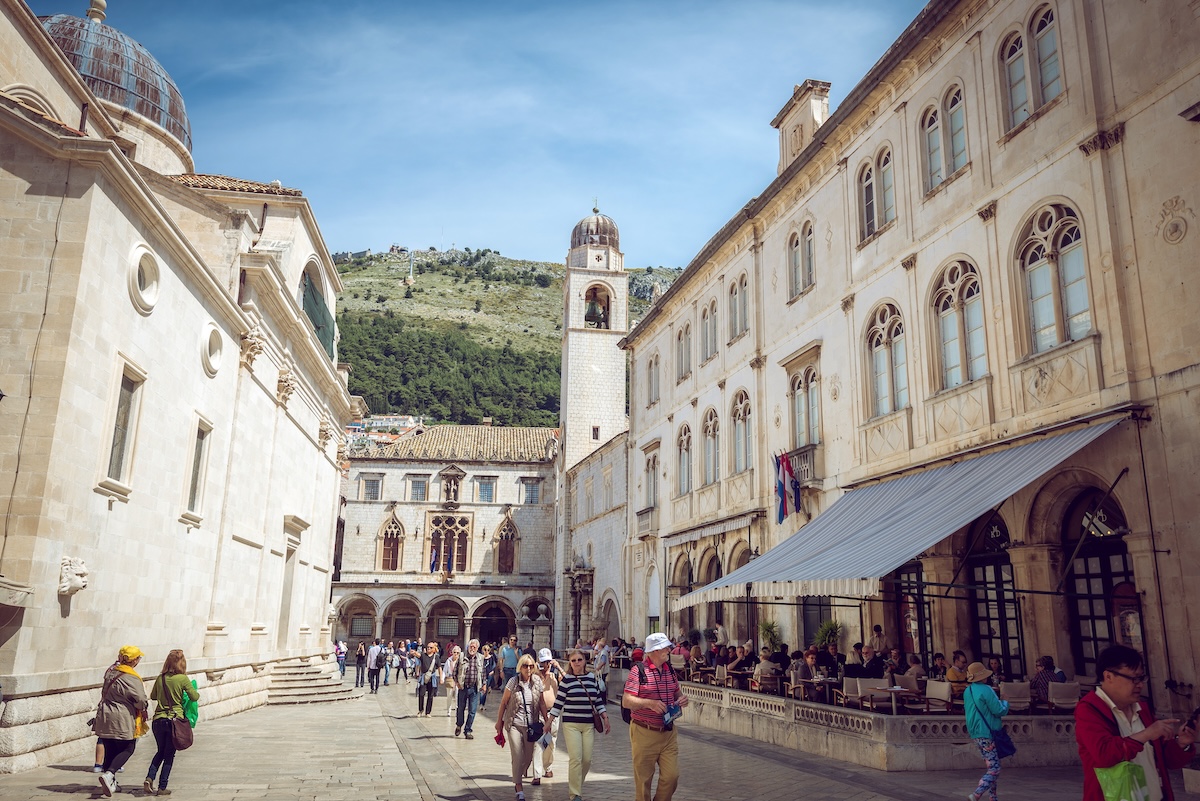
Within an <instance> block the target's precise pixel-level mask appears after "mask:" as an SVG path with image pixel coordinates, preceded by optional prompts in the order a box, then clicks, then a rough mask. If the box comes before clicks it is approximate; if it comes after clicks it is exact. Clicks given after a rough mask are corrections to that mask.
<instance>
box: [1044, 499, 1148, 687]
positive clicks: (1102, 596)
mask: <svg viewBox="0 0 1200 801" xmlns="http://www.w3.org/2000/svg"><path fill="white" fill-rule="evenodd" d="M1104 495H1105V493H1104V491H1103V490H1099V489H1096V488H1094V487H1088V488H1087V489H1084V490H1082V491H1081V492H1080V493H1079V494H1078V495H1077V496H1076V497H1075V498H1074V499H1073V500H1072V501H1071V504H1070V506H1068V507H1067V511H1066V514H1065V515H1064V516H1063V523H1062V544H1063V551H1064V555H1063V559H1064V562H1065V561H1067V560H1070V564H1069V565H1068V566H1067V571H1068V572H1067V581H1066V583H1065V585H1064V589H1065V590H1066V591H1067V612H1068V618H1069V620H1070V626H1071V629H1070V633H1071V655H1072V657H1073V658H1074V661H1075V673H1076V675H1084V676H1089V677H1091V676H1095V675H1096V657H1097V655H1098V654H1099V653H1100V652H1101V651H1103V650H1104V649H1105V648H1107V647H1108V646H1110V645H1114V644H1120V645H1127V646H1129V647H1130V648H1134V649H1136V650H1137V651H1139V652H1140V653H1142V655H1143V658H1145V657H1146V654H1145V647H1144V643H1143V642H1142V613H1141V604H1140V601H1139V596H1138V593H1137V587H1136V583H1135V581H1134V573H1133V559H1131V558H1130V556H1129V552H1128V550H1127V548H1126V545H1125V539H1124V537H1125V535H1126V534H1128V533H1129V527H1128V525H1127V524H1126V518H1125V513H1124V511H1123V510H1122V509H1121V506H1120V504H1118V503H1117V501H1116V499H1115V498H1113V497H1111V496H1109V497H1108V498H1105V497H1104ZM1072 554H1075V558H1074V559H1072V558H1071V556H1072Z"/></svg>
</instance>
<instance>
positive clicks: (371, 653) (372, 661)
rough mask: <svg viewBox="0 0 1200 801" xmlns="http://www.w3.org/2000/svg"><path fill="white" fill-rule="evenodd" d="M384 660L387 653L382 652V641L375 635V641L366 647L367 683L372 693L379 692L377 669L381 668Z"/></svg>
mask: <svg viewBox="0 0 1200 801" xmlns="http://www.w3.org/2000/svg"><path fill="white" fill-rule="evenodd" d="M386 661H387V655H386V654H385V653H384V652H383V641H382V640H380V639H379V638H378V637H376V638H375V642H374V643H373V644H372V645H371V647H370V648H368V649H367V683H368V684H369V685H370V687H371V693H372V694H374V693H377V692H379V671H381V670H383V665H384V662H386Z"/></svg>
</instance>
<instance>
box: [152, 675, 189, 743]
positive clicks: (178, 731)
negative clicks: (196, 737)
mask: <svg viewBox="0 0 1200 801" xmlns="http://www.w3.org/2000/svg"><path fill="white" fill-rule="evenodd" d="M158 682H159V689H158V705H159V706H162V705H163V703H164V701H163V697H164V696H165V697H166V705H167V720H169V721H171V740H172V741H173V742H174V744H175V750H176V751H186V750H187V749H189V748H191V747H192V739H193V738H192V725H191V724H190V723H188V720H187V718H185V717H184V716H183V715H176V714H175V704H174V703H173V702H172V700H171V691H170V690H169V689H167V680H166V679H164V678H163V677H162V675H159V677H158Z"/></svg>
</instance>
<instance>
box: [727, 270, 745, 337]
mask: <svg viewBox="0 0 1200 801" xmlns="http://www.w3.org/2000/svg"><path fill="white" fill-rule="evenodd" d="M741 307H742V304H741V300H740V299H739V298H738V284H737V281H734V282H733V283H732V284H730V285H729V338H730V339H733V338H734V337H736V336H737V335H738V334H739V333H740V332H741V330H742V329H741V328H739V323H738V310H739V309H741Z"/></svg>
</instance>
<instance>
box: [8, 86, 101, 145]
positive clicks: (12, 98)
mask: <svg viewBox="0 0 1200 801" xmlns="http://www.w3.org/2000/svg"><path fill="white" fill-rule="evenodd" d="M0 98H3V99H4V102H5V104H6V105H7V104H9V103H11V105H12V106H13V107H15V108H16V109H17V110H18V111H20V112H21V113H22V114H24V115H25V116H27V117H33V118H36V119H37V120H39V121H41V122H48V123H50V125H52V126H54V127H55V128H57V129H58V130H59V131H62V132H63V133H68V134H71V135H72V136H87V134H85V133H84V132H83V131H80V130H79V129H78V128H72V127H71V126H70V125H67V124H66V123H65V122H63V121H62V120H56V119H55V118H54V117H51V116H50V115H49V114H47V113H46V112H44V111H42V110H41V109H40V108H38V107H37V106H34V105H32V104H30V103H28V102H26V100H25V98H23V97H20V96H18V95H11V94H9V93H7V92H0Z"/></svg>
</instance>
